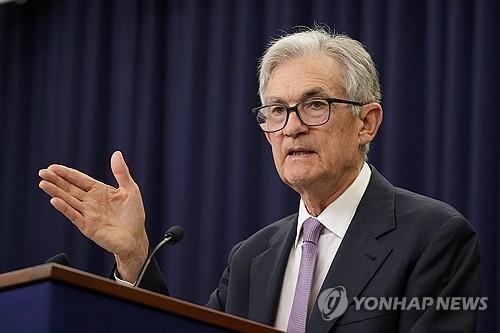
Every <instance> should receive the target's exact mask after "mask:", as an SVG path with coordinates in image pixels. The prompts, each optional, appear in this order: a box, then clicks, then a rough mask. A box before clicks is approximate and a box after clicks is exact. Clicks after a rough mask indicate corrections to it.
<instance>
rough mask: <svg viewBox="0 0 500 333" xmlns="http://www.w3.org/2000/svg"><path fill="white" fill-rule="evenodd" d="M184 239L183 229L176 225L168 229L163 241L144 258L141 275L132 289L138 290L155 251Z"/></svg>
mask: <svg viewBox="0 0 500 333" xmlns="http://www.w3.org/2000/svg"><path fill="white" fill-rule="evenodd" d="M182 238H184V229H182V227H180V226H178V225H174V226H173V227H171V228H170V229H168V230H167V232H166V233H165V236H163V239H162V241H161V242H159V243H158V245H156V246H155V248H154V249H153V251H151V252H150V253H149V255H148V257H147V258H146V261H145V262H144V265H143V266H142V268H141V273H140V274H139V277H138V278H137V281H136V282H135V283H134V288H138V287H139V285H140V283H141V281H142V278H143V277H144V273H146V270H147V269H148V266H149V263H150V262H151V259H152V258H153V256H154V255H155V253H156V251H158V250H159V249H160V247H162V246H163V245H165V244H169V245H174V244H176V243H178V242H180V241H181V240H182Z"/></svg>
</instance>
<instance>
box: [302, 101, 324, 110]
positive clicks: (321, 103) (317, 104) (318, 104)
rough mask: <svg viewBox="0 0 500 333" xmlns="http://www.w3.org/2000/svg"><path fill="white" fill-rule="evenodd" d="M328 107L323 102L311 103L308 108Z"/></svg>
mask: <svg viewBox="0 0 500 333" xmlns="http://www.w3.org/2000/svg"><path fill="white" fill-rule="evenodd" d="M325 106H326V103H325V102H323V101H311V102H309V103H308V104H307V105H306V107H307V108H310V109H323V108H324V107H325Z"/></svg>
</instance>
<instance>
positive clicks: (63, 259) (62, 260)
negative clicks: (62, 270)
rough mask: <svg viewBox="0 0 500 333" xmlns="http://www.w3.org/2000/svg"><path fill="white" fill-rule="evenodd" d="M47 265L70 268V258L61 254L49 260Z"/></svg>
mask: <svg viewBox="0 0 500 333" xmlns="http://www.w3.org/2000/svg"><path fill="white" fill-rule="evenodd" d="M45 263H46V264H50V263H56V264H59V265H63V266H69V257H68V255H67V254H66V253H59V254H56V255H55V256H53V257H52V258H49V259H47V261H46V262H45Z"/></svg>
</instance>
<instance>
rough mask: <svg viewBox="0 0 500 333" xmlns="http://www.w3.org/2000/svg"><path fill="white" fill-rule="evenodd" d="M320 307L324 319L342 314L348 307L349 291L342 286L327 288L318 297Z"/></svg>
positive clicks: (327, 319)
mask: <svg viewBox="0 0 500 333" xmlns="http://www.w3.org/2000/svg"><path fill="white" fill-rule="evenodd" d="M318 308H319V311H320V312H321V316H322V317H323V319H324V320H326V321H330V320H334V319H335V318H337V317H339V316H341V315H342V314H343V313H344V312H345V310H346V309H347V292H346V291H345V288H344V287H342V286H337V287H335V288H328V289H325V290H324V291H323V292H322V293H321V294H320V295H319V297H318Z"/></svg>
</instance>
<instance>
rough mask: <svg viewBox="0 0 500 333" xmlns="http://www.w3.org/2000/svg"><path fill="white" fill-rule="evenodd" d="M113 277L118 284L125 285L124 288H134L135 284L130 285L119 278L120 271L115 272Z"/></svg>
mask: <svg viewBox="0 0 500 333" xmlns="http://www.w3.org/2000/svg"><path fill="white" fill-rule="evenodd" d="M113 275H114V276H115V281H116V282H118V284H121V285H124V286H129V287H133V286H134V284H135V283H130V282H128V281H125V280H122V279H120V278H119V277H118V275H119V273H118V271H117V270H116V269H115V271H114V272H113Z"/></svg>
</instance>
